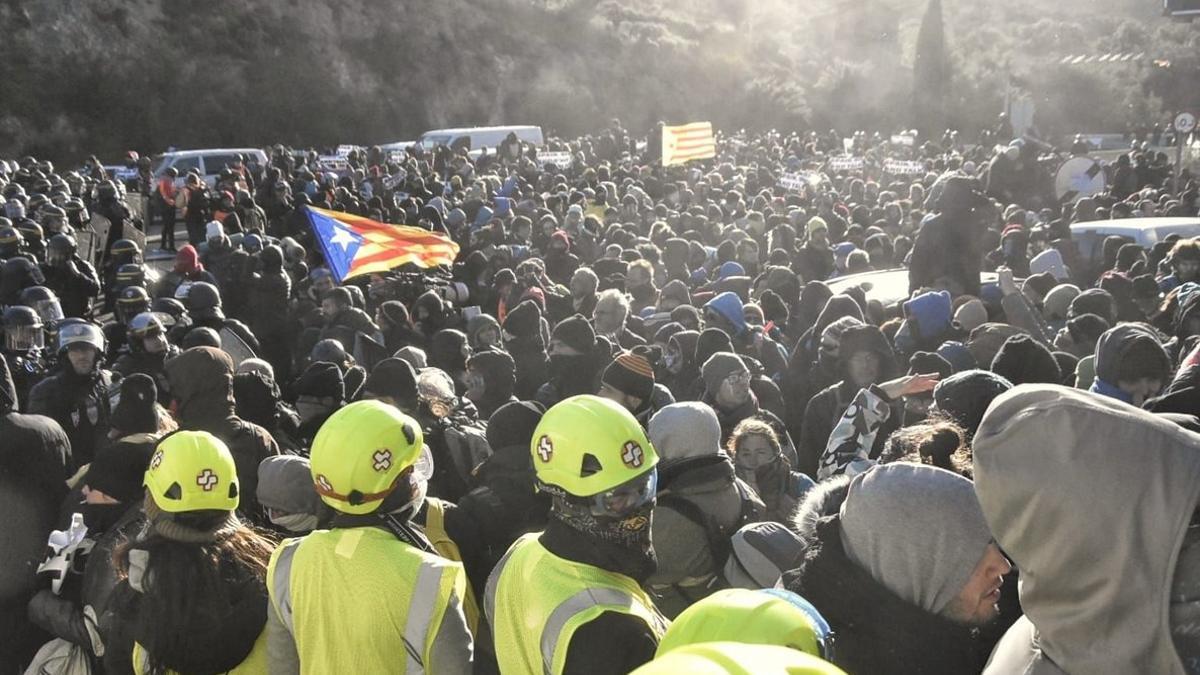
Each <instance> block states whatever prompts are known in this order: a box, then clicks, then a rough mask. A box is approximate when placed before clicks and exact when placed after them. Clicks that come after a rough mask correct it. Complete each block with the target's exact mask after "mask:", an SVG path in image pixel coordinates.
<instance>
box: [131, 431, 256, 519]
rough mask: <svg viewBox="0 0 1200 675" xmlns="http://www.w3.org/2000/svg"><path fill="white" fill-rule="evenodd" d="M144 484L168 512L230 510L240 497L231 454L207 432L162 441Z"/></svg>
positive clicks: (177, 434) (183, 433) (152, 458)
mask: <svg viewBox="0 0 1200 675" xmlns="http://www.w3.org/2000/svg"><path fill="white" fill-rule="evenodd" d="M143 485H144V486H145V487H146V490H147V491H148V492H149V493H150V498H151V499H153V500H154V503H155V504H156V505H157V506H158V508H160V509H162V510H163V511H166V512H168V513H182V512H185V511H209V510H211V511H233V510H234V509H236V508H237V507H238V502H239V497H240V495H239V494H238V487H239V486H238V477H237V466H236V465H235V464H234V462H233V455H232V454H231V453H230V452H229V448H228V447H226V445H225V443H224V442H222V441H221V439H219V438H217V437H216V436H213V435H212V434H210V433H208V432H207V431H179V432H176V433H173V434H171V435H170V436H167V437H166V438H164V439H162V441H160V442H159V444H158V448H156V449H155V451H154V454H153V455H152V456H151V458H150V467H149V468H147V469H146V475H145V479H144V480H143Z"/></svg>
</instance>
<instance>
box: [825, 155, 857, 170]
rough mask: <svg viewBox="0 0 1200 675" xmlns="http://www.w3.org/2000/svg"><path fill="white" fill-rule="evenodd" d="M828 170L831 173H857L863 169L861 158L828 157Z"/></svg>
mask: <svg viewBox="0 0 1200 675" xmlns="http://www.w3.org/2000/svg"><path fill="white" fill-rule="evenodd" d="M829 168H830V169H831V170H833V171H858V170H859V169H861V168H863V158H862V157H848V156H845V155H843V156H841V157H830V158H829Z"/></svg>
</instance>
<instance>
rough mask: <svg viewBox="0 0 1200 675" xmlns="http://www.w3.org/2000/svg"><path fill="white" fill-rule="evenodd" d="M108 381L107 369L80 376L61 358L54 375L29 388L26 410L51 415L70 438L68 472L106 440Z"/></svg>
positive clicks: (109, 381)
mask: <svg viewBox="0 0 1200 675" xmlns="http://www.w3.org/2000/svg"><path fill="white" fill-rule="evenodd" d="M111 383H112V373H110V372H109V371H107V370H99V371H97V372H95V373H92V374H90V375H87V376H82V377H81V376H79V375H76V374H75V371H74V370H73V369H72V368H71V364H70V362H69V361H66V360H65V359H64V362H63V363H62V364H61V366H60V369H59V372H58V373H57V374H56V375H53V376H51V377H48V378H46V379H44V380H42V381H41V382H38V383H37V385H36V386H34V388H33V391H31V392H29V412H31V413H33V414H35V415H45V416H46V417H49V418H52V419H53V420H54V421H55V422H58V424H59V426H61V427H62V429H63V430H64V431H66V432H67V436H68V437H69V438H70V439H71V457H72V458H73V459H74V462H72V464H71V466H70V470H71V471H72V472H73V471H74V470H75V469H77V468H79V467H80V466H83V465H84V464H87V463H88V462H90V461H92V457H93V456H95V454H96V449H97V448H99V447H100V446H101V445H102V444H103V443H104V442H105V440H106V437H107V435H108V428H109V422H108V421H109V418H110V416H111V414H112V411H111V409H110V404H109V398H108V388H109V385H110V384H111Z"/></svg>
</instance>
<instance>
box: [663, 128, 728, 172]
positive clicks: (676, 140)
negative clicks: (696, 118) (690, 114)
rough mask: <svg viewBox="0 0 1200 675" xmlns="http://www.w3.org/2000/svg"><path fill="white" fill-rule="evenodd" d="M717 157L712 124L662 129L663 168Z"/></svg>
mask: <svg viewBox="0 0 1200 675" xmlns="http://www.w3.org/2000/svg"><path fill="white" fill-rule="evenodd" d="M716 156H717V142H716V141H715V140H713V130H712V122H692V123H691V124H684V125H681V126H677V127H663V130H662V163H663V166H671V165H673V164H684V163H685V162H690V161H691V160H693V159H712V158H713V157H716Z"/></svg>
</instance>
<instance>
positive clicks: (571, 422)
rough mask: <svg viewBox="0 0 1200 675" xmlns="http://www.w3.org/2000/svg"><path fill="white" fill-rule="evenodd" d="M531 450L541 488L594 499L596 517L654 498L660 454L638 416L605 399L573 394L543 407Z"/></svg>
mask: <svg viewBox="0 0 1200 675" xmlns="http://www.w3.org/2000/svg"><path fill="white" fill-rule="evenodd" d="M530 452H531V453H532V455H533V468H534V471H535V472H536V473H537V477H538V481H540V482H541V484H542V485H543V487H544V488H546V489H547V490H548V491H549V492H551V493H553V492H554V491H555V490H559V491H562V492H565V493H566V494H569V495H574V496H576V497H594V498H597V499H595V500H593V501H595V502H596V503H595V504H594V505H593V506H594V508H593V512H596V511H600V512H601V513H597V514H596V515H602V514H610V515H611V514H617V513H620V512H622V511H625V510H628V508H631V507H633V506H637V505H639V504H635V503H634V502H641V503H645V501H646V500H649V499H653V498H654V491H655V485H656V482H657V481H656V479H657V472H656V471H655V466H656V465H657V464H658V453H656V452H655V451H654V447H653V446H652V445H650V441H649V439H647V438H646V432H645V431H644V430H643V429H642V425H640V424H638V421H637V419H636V418H634V416H633V415H632V414H631V413H630V412H629V411H628V410H626V409H625V408H624V407H623V406H621V405H618V404H616V403H614V402H612V401H610V400H608V399H604V398H600V397H599V396H591V395H584V396H572V397H571V398H568V399H566V400H564V401H562V402H560V403H558V404H557V405H555V406H554V407H552V408H550V409H549V410H547V411H546V414H545V415H543V416H542V421H541V422H540V423H539V424H538V426H537V429H536V430H535V431H534V432H533V439H532V441H531V447H530Z"/></svg>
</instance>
